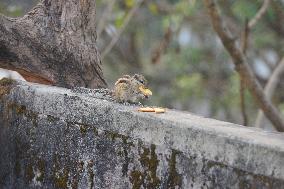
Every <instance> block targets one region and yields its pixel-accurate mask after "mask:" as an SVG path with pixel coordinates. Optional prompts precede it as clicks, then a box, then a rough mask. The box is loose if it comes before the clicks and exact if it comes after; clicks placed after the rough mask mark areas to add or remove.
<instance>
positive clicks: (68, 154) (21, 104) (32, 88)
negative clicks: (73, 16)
mask: <svg viewBox="0 0 284 189" xmlns="http://www.w3.org/2000/svg"><path fill="white" fill-rule="evenodd" d="M0 83H1V82H0ZM4 83H5V82H4ZM3 85H4V86H10V84H9V82H8V81H7V83H6V84H3ZM0 86H1V84H0ZM99 93H100V90H91V89H80V90H78V89H73V90H68V89H63V88H56V87H48V86H42V85H35V84H30V83H19V84H16V85H15V86H13V87H12V88H11V89H10V90H9V91H8V92H5V94H4V93H3V94H4V95H3V97H4V98H2V100H1V102H0V112H1V113H0V115H2V116H0V148H1V153H0V169H1V172H0V180H1V181H2V182H0V188H4V189H6V188H8V189H10V188H51V189H52V188H134V189H138V188H139V189H140V188H162V189H163V188H283V186H284V169H283V165H284V147H283V146H284V142H283V141H284V137H283V135H279V134H275V133H268V132H263V131H260V130H254V129H251V128H245V127H241V126H237V125H234V124H230V123H225V122H220V121H216V120H211V119H206V118H201V117H198V116H194V115H191V114H188V113H184V112H177V111H172V110H169V111H168V112H167V113H166V114H159V115H156V114H151V113H141V112H137V108H138V107H136V106H131V105H129V106H124V105H121V104H117V103H114V102H113V101H112V100H111V99H108V96H107V93H102V94H99ZM105 97H106V98H105ZM263 157H265V158H263Z"/></svg>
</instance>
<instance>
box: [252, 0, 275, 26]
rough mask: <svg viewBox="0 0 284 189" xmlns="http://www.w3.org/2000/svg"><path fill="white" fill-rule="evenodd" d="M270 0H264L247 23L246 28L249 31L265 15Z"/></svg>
mask: <svg viewBox="0 0 284 189" xmlns="http://www.w3.org/2000/svg"><path fill="white" fill-rule="evenodd" d="M269 3H270V0H264V1H263V4H262V6H261V8H260V9H259V10H258V12H257V13H256V15H255V16H254V17H253V18H252V19H251V20H250V21H249V23H248V28H249V29H251V28H252V27H254V26H255V25H256V23H257V22H258V21H259V20H260V19H261V17H262V16H263V15H264V14H265V12H266V10H267V8H268V7H269Z"/></svg>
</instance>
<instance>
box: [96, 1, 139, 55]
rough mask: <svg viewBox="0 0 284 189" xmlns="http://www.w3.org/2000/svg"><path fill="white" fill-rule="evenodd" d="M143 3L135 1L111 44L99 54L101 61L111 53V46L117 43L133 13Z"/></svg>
mask: <svg viewBox="0 0 284 189" xmlns="http://www.w3.org/2000/svg"><path fill="white" fill-rule="evenodd" d="M142 2H143V0H137V3H136V4H135V5H134V6H133V7H132V9H131V10H130V11H129V12H128V14H127V16H126V17H125V19H124V22H123V24H122V26H121V28H120V29H119V30H118V32H117V34H116V35H114V37H113V38H112V40H111V42H110V43H109V44H108V46H107V47H106V48H105V49H104V50H103V52H102V54H101V59H102V60H103V59H104V58H105V56H106V55H107V54H108V53H109V52H110V51H111V49H112V48H113V46H114V45H115V44H116V42H117V41H118V39H119V37H120V35H121V34H122V32H123V31H124V29H125V28H126V26H127V24H128V23H129V21H130V19H131V18H132V17H133V15H134V13H135V12H136V11H137V9H138V8H139V7H140V5H141V3H142Z"/></svg>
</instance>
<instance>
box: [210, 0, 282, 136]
mask: <svg viewBox="0 0 284 189" xmlns="http://www.w3.org/2000/svg"><path fill="white" fill-rule="evenodd" d="M204 4H205V5H206V8H207V10H208V13H209V15H210V19H211V23H212V25H213V28H214V30H215V31H216V33H217V34H218V36H219V37H220V39H221V41H222V43H223V45H224V46H225V48H226V49H227V51H228V52H229V54H230V56H231V58H232V59H233V63H234V64H235V69H236V71H237V72H238V73H239V75H240V77H241V78H242V79H243V80H244V81H245V84H246V86H247V87H248V89H249V91H250V93H251V94H252V95H253V97H254V99H255V101H256V103H257V105H258V106H259V107H260V108H261V109H262V110H263V111H264V113H265V115H266V116H267V118H268V119H269V120H270V121H271V122H272V124H273V125H274V126H275V128H276V129H277V130H278V131H282V132H283V131H284V120H283V118H282V117H281V114H280V112H279V111H278V110H277V109H276V108H275V107H274V106H273V104H272V103H271V101H270V99H268V98H267V97H266V96H265V94H264V92H263V89H262V87H261V85H260V84H259V82H258V81H257V79H256V78H255V75H254V74H253V72H252V70H251V68H250V67H249V65H248V63H247V59H246V57H245V56H244V54H243V53H242V50H241V49H240V48H239V47H238V46H237V44H236V41H235V38H234V37H232V35H231V33H230V32H229V31H228V29H227V26H226V25H225V24H224V23H223V19H222V18H221V15H220V13H219V10H218V8H217V5H216V3H215V1H214V0H204Z"/></svg>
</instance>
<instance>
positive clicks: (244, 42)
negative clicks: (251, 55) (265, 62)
mask: <svg viewBox="0 0 284 189" xmlns="http://www.w3.org/2000/svg"><path fill="white" fill-rule="evenodd" d="M249 31H250V28H249V21H248V19H246V21H245V28H244V31H243V33H242V37H241V39H242V51H243V53H244V54H246V51H247V47H248V36H249Z"/></svg>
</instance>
